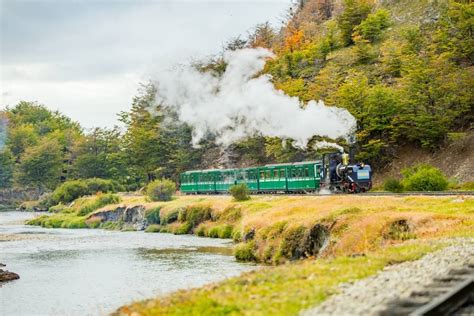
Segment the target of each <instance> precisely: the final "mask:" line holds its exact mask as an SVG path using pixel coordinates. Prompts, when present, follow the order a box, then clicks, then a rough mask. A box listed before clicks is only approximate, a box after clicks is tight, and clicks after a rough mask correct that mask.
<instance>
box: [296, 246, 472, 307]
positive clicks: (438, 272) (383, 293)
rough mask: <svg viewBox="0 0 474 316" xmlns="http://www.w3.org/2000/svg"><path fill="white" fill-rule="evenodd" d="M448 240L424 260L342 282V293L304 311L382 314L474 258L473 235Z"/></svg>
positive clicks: (387, 268) (398, 265)
mask: <svg viewBox="0 0 474 316" xmlns="http://www.w3.org/2000/svg"><path fill="white" fill-rule="evenodd" d="M448 242H449V243H450V244H451V245H450V246H448V247H446V248H444V249H442V250H439V251H437V252H434V253H431V254H428V255H426V256H425V257H423V258H422V259H420V260H416V261H412V262H405V263H401V264H397V265H393V266H388V267H386V268H385V269H383V270H382V271H380V272H379V273H378V274H376V275H374V276H372V277H369V278H366V279H363V280H360V281H357V282H355V283H345V284H342V285H341V286H340V287H339V291H340V293H339V294H336V295H334V296H332V297H330V298H328V299H327V300H325V301H324V302H323V303H322V304H321V305H319V306H318V307H316V308H314V309H310V310H306V311H304V312H303V313H302V315H304V316H309V315H343V314H351V315H378V314H379V313H380V312H382V311H383V310H385V309H386V308H387V304H388V303H389V302H390V301H392V300H393V299H396V298H401V299H402V298H407V297H408V296H409V295H410V294H411V293H412V292H414V291H420V290H422V289H423V288H424V287H426V286H427V285H429V284H430V283H431V282H432V281H433V279H434V278H437V277H443V276H445V275H446V274H447V273H448V271H449V270H451V269H454V268H460V267H462V266H464V265H466V264H468V263H469V262H472V261H473V260H474V259H473V258H474V239H473V238H456V239H450V240H449V241H448Z"/></svg>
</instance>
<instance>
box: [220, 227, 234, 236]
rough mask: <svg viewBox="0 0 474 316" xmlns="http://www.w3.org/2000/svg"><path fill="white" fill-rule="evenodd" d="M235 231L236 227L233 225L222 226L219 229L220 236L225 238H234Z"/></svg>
mask: <svg viewBox="0 0 474 316" xmlns="http://www.w3.org/2000/svg"><path fill="white" fill-rule="evenodd" d="M233 231H234V228H233V227H232V225H224V226H220V227H219V230H218V237H219V238H223V239H229V238H232V233H233Z"/></svg>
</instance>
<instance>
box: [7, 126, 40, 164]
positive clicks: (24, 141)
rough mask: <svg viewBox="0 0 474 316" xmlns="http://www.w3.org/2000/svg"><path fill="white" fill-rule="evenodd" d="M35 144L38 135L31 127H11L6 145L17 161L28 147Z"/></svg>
mask: <svg viewBox="0 0 474 316" xmlns="http://www.w3.org/2000/svg"><path fill="white" fill-rule="evenodd" d="M37 143H38V134H37V133H36V132H35V128H34V127H33V125H31V124H27V125H20V126H11V128H10V130H9V132H8V139H7V145H8V148H10V150H11V151H12V153H13V155H15V156H16V157H17V159H19V157H20V155H21V154H22V153H23V152H24V151H25V150H26V149H27V148H28V147H30V146H34V145H36V144H37Z"/></svg>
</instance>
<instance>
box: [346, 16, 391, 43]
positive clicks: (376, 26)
mask: <svg viewBox="0 0 474 316" xmlns="http://www.w3.org/2000/svg"><path fill="white" fill-rule="evenodd" d="M389 26H390V13H389V12H388V11H387V10H385V9H378V10H377V11H375V12H374V13H371V14H369V15H368V16H367V18H366V19H365V20H364V21H362V22H361V23H360V24H359V25H358V26H356V27H355V34H354V35H355V36H361V37H362V38H363V39H365V40H368V41H370V42H374V41H376V40H378V39H379V38H380V36H381V34H382V31H383V30H384V29H386V28H388V27H389Z"/></svg>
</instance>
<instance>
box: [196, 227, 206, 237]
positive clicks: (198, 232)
mask: <svg viewBox="0 0 474 316" xmlns="http://www.w3.org/2000/svg"><path fill="white" fill-rule="evenodd" d="M196 235H197V236H199V237H206V236H207V235H208V234H207V231H206V226H204V225H199V226H198V227H197V228H196Z"/></svg>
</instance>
